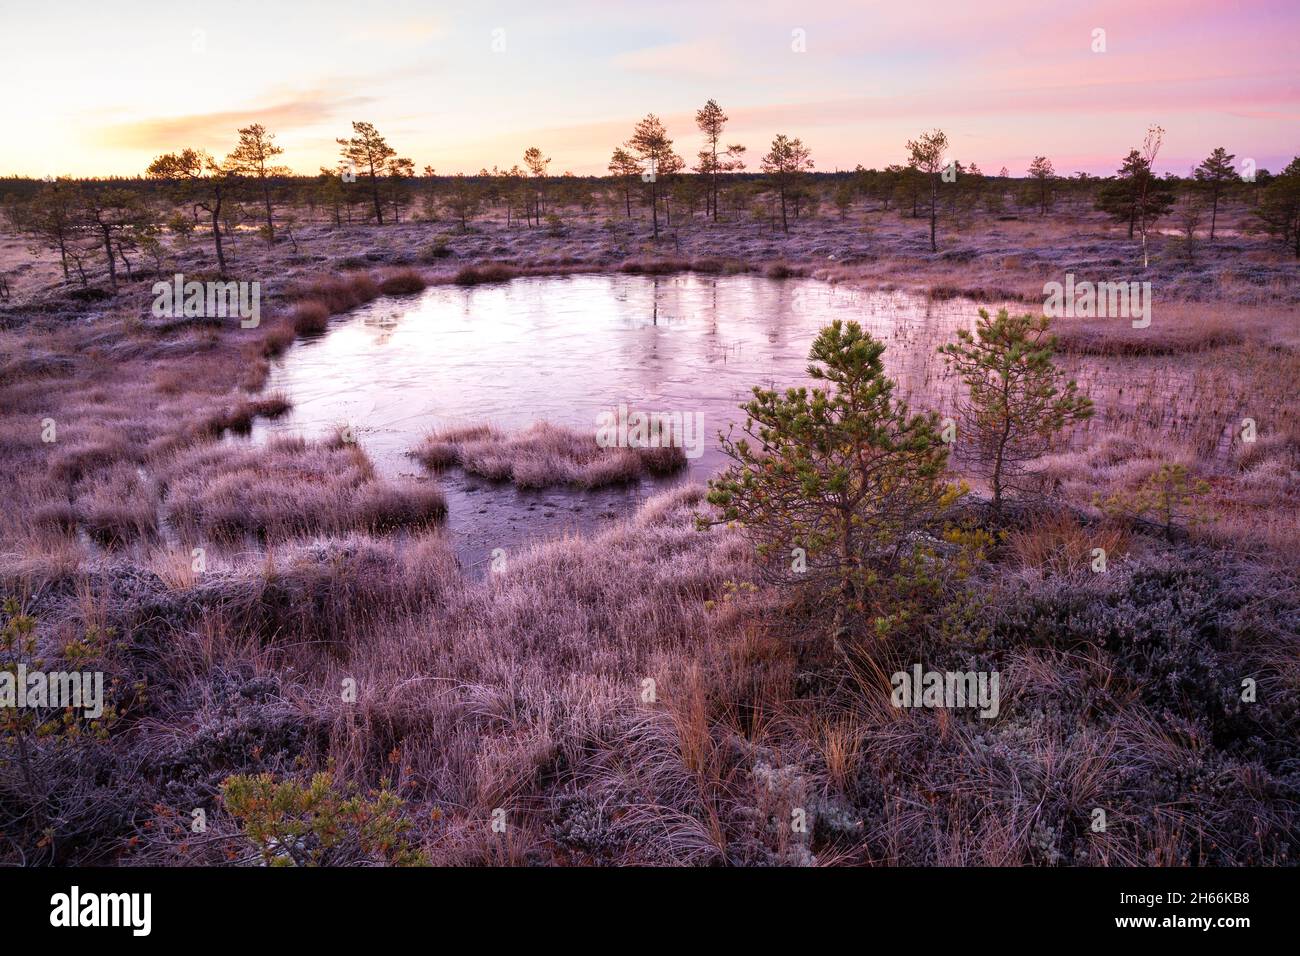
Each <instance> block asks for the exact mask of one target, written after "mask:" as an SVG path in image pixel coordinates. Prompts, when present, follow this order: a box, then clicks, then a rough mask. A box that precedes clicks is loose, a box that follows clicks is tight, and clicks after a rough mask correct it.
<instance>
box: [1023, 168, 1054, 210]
mask: <svg viewBox="0 0 1300 956" xmlns="http://www.w3.org/2000/svg"><path fill="white" fill-rule="evenodd" d="M1029 175H1030V177H1031V178H1033V179H1036V180H1037V181H1038V214H1039V215H1040V216H1045V215H1047V205H1048V203H1047V200H1048V197H1049V196H1050V195H1051V191H1052V177H1054V176H1055V175H1056V170H1055V169H1054V168H1052V161H1051V160H1050V159H1048V158H1047V157H1046V156H1035V157H1034V160H1033V162H1031V163H1030V164H1029Z"/></svg>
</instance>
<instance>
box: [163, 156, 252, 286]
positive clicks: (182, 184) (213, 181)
mask: <svg viewBox="0 0 1300 956" xmlns="http://www.w3.org/2000/svg"><path fill="white" fill-rule="evenodd" d="M147 174H148V176H149V177H150V178H151V179H158V180H162V181H163V182H165V183H167V184H168V185H169V186H170V187H171V189H172V190H173V191H174V192H175V193H176V194H177V196H178V197H179V199H180V201H182V202H187V203H191V204H192V205H193V208H194V209H196V210H199V209H201V210H203V211H204V212H206V213H207V214H208V215H209V216H210V217H211V219H212V244H213V246H214V248H215V249H216V253H217V270H218V271H219V272H220V273H221V274H222V275H225V274H226V254H225V251H224V249H223V248H222V245H221V224H222V207H223V205H224V204H225V202H226V200H227V197H228V194H229V191H230V185H231V184H230V173H229V172H228V171H227V170H226V169H225V168H224V167H223V166H221V165H219V164H218V163H217V161H216V160H214V159H213V158H212V157H211V156H209V155H208V154H207V153H205V152H204V151H203V150H197V149H183V150H181V151H180V152H179V153H166V154H164V155H162V156H159V157H158V158H157V159H155V160H154V161H153V162H152V163H150V164H149V169H148V170H147Z"/></svg>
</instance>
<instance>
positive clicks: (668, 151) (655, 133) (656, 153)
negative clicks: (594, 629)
mask: <svg viewBox="0 0 1300 956" xmlns="http://www.w3.org/2000/svg"><path fill="white" fill-rule="evenodd" d="M625 145H626V146H627V148H628V149H629V150H631V151H632V152H633V154H635V156H636V157H637V159H638V160H640V162H641V164H642V173H641V178H642V179H643V180H644V181H645V183H646V185H647V186H648V187H649V189H648V190H647V191H648V192H649V194H650V211H651V220H652V222H653V223H654V237H655V238H656V239H658V238H659V196H660V192H661V190H662V184H663V182H664V180H665V179H666V178H667V177H668V176H671V175H672V174H673V173H676V172H679V171H680V170H681V168H682V166H683V165H684V163H683V162H682V158H681V157H680V156H678V155H677V154H676V153H674V152H673V141H672V140H671V139H669V138H668V131H667V130H665V129H664V124H663V123H662V122H660V120H659V117H657V116H655V115H654V114H653V113H649V114H647V115H646V118H645V119H643V120H641V121H640V122H639V123H637V124H636V128H635V129H634V130H633V131H632V138H631V139H629V140H628V141H627V143H626V144H625Z"/></svg>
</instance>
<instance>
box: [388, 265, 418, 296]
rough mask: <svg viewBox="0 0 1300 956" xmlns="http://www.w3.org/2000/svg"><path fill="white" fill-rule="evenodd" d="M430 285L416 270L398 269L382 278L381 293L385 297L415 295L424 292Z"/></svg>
mask: <svg viewBox="0 0 1300 956" xmlns="http://www.w3.org/2000/svg"><path fill="white" fill-rule="evenodd" d="M426 286H428V283H427V282H426V281H425V279H424V276H423V275H421V274H420V273H419V272H417V271H416V270H415V269H398V270H396V271H393V272H389V273H387V274H385V275H384V276H382V277H381V278H380V280H379V291H380V292H382V293H383V294H384V295H414V294H415V293H417V292H423V291H424V289H425V287H426Z"/></svg>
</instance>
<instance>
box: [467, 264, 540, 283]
mask: <svg viewBox="0 0 1300 956" xmlns="http://www.w3.org/2000/svg"><path fill="white" fill-rule="evenodd" d="M522 274H523V272H522V271H520V270H518V269H515V268H514V267H512V266H510V265H507V264H506V263H504V262H484V263H480V264H477V265H470V266H464V267H462V268H461V269H459V270H458V271H457V272H456V274H455V275H454V276H453V277H452V280H451V281H452V282H454V283H455V284H456V285H484V284H486V283H490V282H509V281H510V280H511V279H513V278H515V277H516V276H519V275H522Z"/></svg>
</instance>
